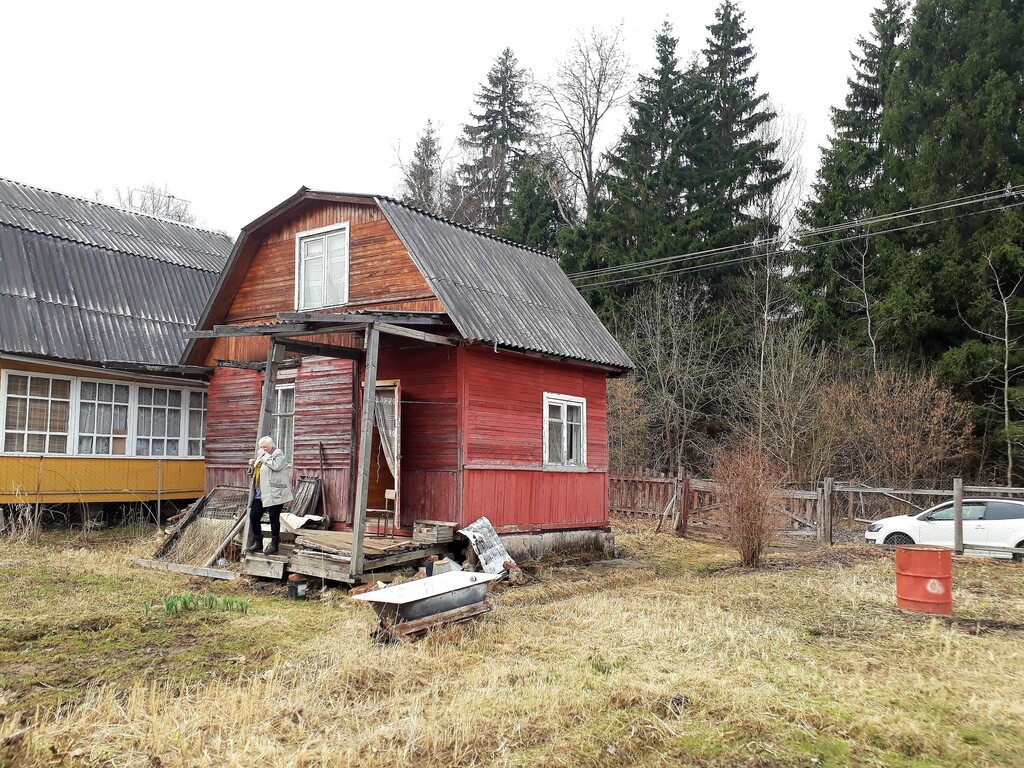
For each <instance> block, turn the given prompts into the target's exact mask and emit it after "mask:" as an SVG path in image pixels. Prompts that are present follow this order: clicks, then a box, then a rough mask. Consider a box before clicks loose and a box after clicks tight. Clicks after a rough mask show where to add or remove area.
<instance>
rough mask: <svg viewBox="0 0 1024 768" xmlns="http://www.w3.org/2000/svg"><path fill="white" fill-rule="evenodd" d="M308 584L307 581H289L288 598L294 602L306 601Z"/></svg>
mask: <svg viewBox="0 0 1024 768" xmlns="http://www.w3.org/2000/svg"><path fill="white" fill-rule="evenodd" d="M306 591H307V584H306V580H305V579H302V580H300V581H289V582H288V597H290V598H291V599H292V600H305V599H306Z"/></svg>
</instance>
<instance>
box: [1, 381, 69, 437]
mask: <svg viewBox="0 0 1024 768" xmlns="http://www.w3.org/2000/svg"><path fill="white" fill-rule="evenodd" d="M70 415H71V380H70V379H57V378H51V377H49V376H35V375H31V374H14V373H12V374H10V375H9V376H8V377H7V398H6V403H5V407H4V451H5V452H7V453H67V450H68V428H69V426H70V424H69V421H70Z"/></svg>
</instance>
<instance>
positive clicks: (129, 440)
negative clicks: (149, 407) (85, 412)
mask: <svg viewBox="0 0 1024 768" xmlns="http://www.w3.org/2000/svg"><path fill="white" fill-rule="evenodd" d="M83 384H95V385H97V386H99V385H100V384H112V385H113V386H115V387H117V386H121V387H128V403H127V407H128V428H127V431H126V433H125V435H124V439H125V446H124V450H125V452H124V453H96V452H95V450H94V451H93V452H89V453H84V452H81V451H79V450H78V443H79V439H80V438H81V437H82V433H81V432H79V428H80V426H81V415H82V385H83ZM136 392H137V388H136V387H133V386H132V384H131V382H128V381H118V380H117V379H90V378H86V377H79V378H77V379H75V383H74V391H73V392H72V396H71V399H72V401H73V403H74V404H73V408H72V410H74V412H75V424H74V430H73V433H74V435H75V445H74V453H72V454H71V455H73V456H94V457H96V458H99V459H102V458H104V457H107V458H115V459H117V458H124V457H125V456H131V455H132V451H133V450H134V449H133V448H132V446H134V445H135V419H134V418H133V417H134V415H135V412H136V411H135V397H136ZM89 402H91V403H95V402H96V401H95V400H90V401H89ZM114 405H124V403H118V402H117V401H116V400H115V401H114ZM111 427H113V425H111ZM87 434H88V436H89V437H92V438H94V442H93V448H94V449H95V447H96V445H95V438H96V437H97V434H96V432H95V431H93V432H89V433H87ZM104 436H105V435H104ZM110 439H111V447H113V440H114V436H113V434H111V435H110Z"/></svg>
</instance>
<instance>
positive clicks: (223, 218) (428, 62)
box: [0, 0, 876, 236]
mask: <svg viewBox="0 0 1024 768" xmlns="http://www.w3.org/2000/svg"><path fill="white" fill-rule="evenodd" d="M717 5H718V1H717V0H689V2H686V1H685V0H684V1H683V2H679V1H678V0H677V1H676V2H668V1H667V0H661V1H660V2H655V1H650V0H631V2H628V3H620V2H615V3H612V2H606V1H605V0H594V1H593V2H580V3H576V2H573V3H568V2H556V0H546V1H545V2H536V1H535V0H508V1H507V2H500V3H499V2H493V1H492V2H480V1H479V0H477V1H476V2H444V1H443V0H435V1H434V2H422V1H421V2H409V3H407V2H402V1H400V0H392V2H377V3H355V2H343V1H342V0H336V2H292V3H280V2H276V3H263V2H248V3H241V2H237V3H236V2H231V3H229V2H215V0H206V2H192V1H191V0H182V1H181V2H174V3H165V2H161V3H151V2H139V0H133V1H132V2H126V3H111V2H99V1H97V2H80V1H78V0H76V2H69V3H66V4H62V3H55V2H46V3H44V2H26V3H13V2H11V3H6V4H5V8H4V10H3V12H2V16H3V19H2V25H0V71H2V72H3V73H4V75H5V77H4V80H5V85H4V94H3V97H2V99H3V100H2V102H0V104H2V105H3V106H2V108H0V110H2V111H0V176H3V177H6V178H10V179H13V180H15V181H20V182H23V183H26V184H32V185H36V186H40V187H45V188H48V189H53V190H57V191H60V192H66V193H69V194H73V195H80V196H83V197H93V195H94V192H95V191H96V190H97V189H102V190H103V191H104V201H105V202H114V189H115V188H118V187H121V188H125V187H141V186H143V185H145V184H147V183H156V184H158V185H160V186H163V185H164V184H166V185H167V186H168V187H169V189H170V190H171V191H172V192H173V193H174V194H176V195H177V196H178V197H182V198H185V199H187V200H189V201H191V204H192V210H193V212H194V213H195V214H196V216H197V217H198V219H199V223H200V224H202V225H204V226H208V227H210V228H214V229H222V230H225V231H227V232H228V233H229V234H231V235H232V236H234V235H237V233H238V230H239V229H240V228H241V227H242V226H243V225H244V224H246V223H248V222H249V221H252V220H253V219H255V218H257V217H258V216H259V215H261V214H262V213H264V212H265V211H266V210H268V209H269V208H271V207H272V206H274V205H276V204H277V203H278V202H280V201H281V200H283V199H285V198H286V197H288V196H289V195H291V194H292V193H293V192H294V191H295V190H296V189H298V188H299V187H300V186H301V185H303V184H305V185H306V186H309V187H313V188H320V189H328V190H332V191H345V192H371V193H381V194H394V193H395V191H396V189H397V186H398V181H399V173H398V168H397V149H398V147H399V146H400V147H401V151H402V156H403V157H404V158H408V157H409V156H410V155H411V153H412V148H413V145H414V143H415V140H416V135H417V134H418V133H419V131H420V130H422V128H423V126H424V124H425V123H426V121H427V119H428V118H431V119H433V120H434V121H435V122H440V124H441V126H442V130H443V136H444V138H445V140H446V142H448V143H452V142H454V139H455V137H456V135H457V133H458V131H459V128H460V126H461V125H462V123H464V122H466V121H467V120H468V119H469V118H468V116H469V111H470V109H471V108H472V107H473V106H474V105H473V96H474V94H475V93H476V91H477V90H478V87H479V84H480V83H481V82H482V81H483V80H484V79H485V76H486V73H487V70H488V69H489V68H490V66H491V64H492V63H493V62H494V59H495V58H496V57H497V56H498V54H499V53H500V51H501V50H502V49H503V48H504V47H505V46H509V47H511V48H512V50H513V51H514V52H515V53H516V55H517V56H518V58H519V61H520V64H521V65H523V66H525V67H527V68H529V69H530V70H532V71H533V72H534V73H535V74H536V75H538V76H541V77H543V76H545V75H546V74H548V73H550V72H552V71H553V69H554V67H555V63H556V60H557V59H558V58H560V57H562V56H563V55H564V53H565V50H566V49H567V47H568V44H569V41H570V39H571V38H572V37H573V36H574V35H575V34H576V32H577V31H579V30H582V29H587V28H590V27H598V28H604V29H610V28H612V27H613V26H614V25H615V24H616V23H618V22H619V21H624V22H625V23H624V35H625V42H626V47H627V50H628V51H629V53H630V58H631V61H632V64H633V68H634V71H635V72H636V71H644V72H646V71H649V70H650V69H651V67H652V66H653V64H654V56H653V50H654V46H653V39H654V35H655V33H656V31H657V29H658V28H659V26H660V25H661V22H662V21H663V20H664V19H666V18H668V19H669V20H670V21H671V22H672V24H673V25H674V27H675V34H676V35H677V36H678V37H679V52H678V53H679V59H680V61H681V62H683V63H685V62H686V61H687V60H688V59H689V58H690V55H691V53H692V52H694V51H696V50H698V49H699V48H701V47H702V46H703V44H704V39H705V36H706V29H705V28H706V26H707V25H708V24H710V23H711V22H712V21H713V20H714V9H715V7H716V6H717ZM875 5H876V2H872V1H871V0H845V1H844V2H823V0H740V7H741V9H743V10H744V11H745V13H746V17H747V25H748V26H752V27H753V32H752V42H753V45H754V50H755V53H756V54H757V59H756V61H755V69H756V71H757V72H758V73H759V75H760V82H759V84H760V88H761V90H762V92H765V91H767V92H768V93H769V94H770V95H771V98H772V101H773V102H774V103H775V104H776V105H777V106H778V107H780V108H781V110H783V111H784V112H785V113H786V114H787V115H788V116H790V117H792V118H799V119H800V120H802V121H803V123H804V134H805V142H804V150H803V157H804V165H805V168H806V171H807V173H808V176H810V175H811V174H813V171H814V168H815V167H816V164H817V161H818V151H817V147H818V146H821V145H822V144H824V142H825V140H826V137H827V135H828V130H829V121H828V117H829V107H830V106H832V105H835V104H839V103H840V102H841V101H842V99H843V97H844V95H845V93H846V78H847V77H848V76H849V75H850V74H851V72H852V67H851V63H850V58H849V51H850V50H851V49H853V47H854V46H855V41H856V38H857V37H858V36H860V35H867V34H868V32H869V30H870V13H871V10H872V9H873V7H874V6H875ZM617 132H618V129H617V128H616V129H615V131H614V133H615V134H617ZM606 138H607V139H608V140H609V141H611V140H612V139H614V135H613V134H612V133H609V135H608V136H607V137H606Z"/></svg>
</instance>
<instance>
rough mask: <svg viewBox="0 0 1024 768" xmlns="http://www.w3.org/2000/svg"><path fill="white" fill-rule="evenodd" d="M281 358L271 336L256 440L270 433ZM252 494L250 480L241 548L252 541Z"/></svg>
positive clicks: (281, 347)
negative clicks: (250, 525) (250, 514)
mask: <svg viewBox="0 0 1024 768" xmlns="http://www.w3.org/2000/svg"><path fill="white" fill-rule="evenodd" d="M282 360H284V344H281V343H280V342H279V341H278V340H277V339H275V338H274V337H273V336H271V337H270V348H269V349H268V350H267V368H266V370H265V371H264V373H263V404H262V406H261V407H260V420H259V423H258V424H257V425H256V440H259V439H260V438H261V437H263V436H264V435H269V434H270V425H271V423H272V422H271V420H272V419H273V416H274V389H275V387H276V386H277V367H278V366H279V365H280V364H281V361H282ZM256 440H254V441H253V445H255V444H256ZM253 495H254V493H253V487H252V481H250V482H249V500H248V501H247V502H246V505H245V531H244V533H243V534H242V541H243V542H244V544H243V545H242V548H243V549H244V548H245V547H248V546H249V545H250V544H251V543H252V540H251V539H250V538H249V537H250V536H251V535H252V531H250V530H249V507H251V506H252V497H253Z"/></svg>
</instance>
